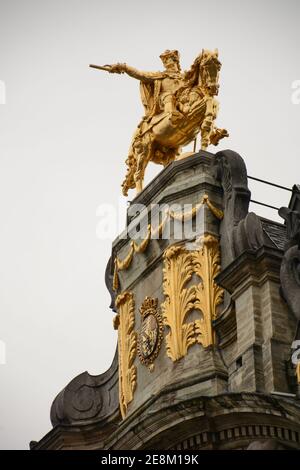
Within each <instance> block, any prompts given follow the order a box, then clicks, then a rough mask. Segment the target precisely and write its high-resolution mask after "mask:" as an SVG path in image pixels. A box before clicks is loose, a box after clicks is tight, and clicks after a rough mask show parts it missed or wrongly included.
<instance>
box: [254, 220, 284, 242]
mask: <svg viewBox="0 0 300 470" xmlns="http://www.w3.org/2000/svg"><path fill="white" fill-rule="evenodd" d="M260 220H261V223H262V227H263V231H264V234H265V237H266V243H267V244H270V242H271V244H272V246H275V247H276V248H279V249H280V250H283V249H284V245H285V242H286V226H285V225H284V224H280V223H279V222H274V221H272V220H269V219H265V218H263V217H260ZM268 242H269V243H268Z"/></svg>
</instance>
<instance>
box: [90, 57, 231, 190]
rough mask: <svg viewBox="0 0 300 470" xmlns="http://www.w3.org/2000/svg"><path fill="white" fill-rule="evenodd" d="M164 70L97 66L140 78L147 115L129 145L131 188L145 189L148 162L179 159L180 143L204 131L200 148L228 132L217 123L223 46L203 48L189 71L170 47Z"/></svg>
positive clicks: (128, 180)
mask: <svg viewBox="0 0 300 470" xmlns="http://www.w3.org/2000/svg"><path fill="white" fill-rule="evenodd" d="M160 58H161V60H162V62H163V65H164V67H165V70H164V71H163V72H141V71H139V70H137V69H135V68H133V67H130V66H129V65H127V64H120V63H118V64H114V65H105V66H103V67H102V66H97V65H90V66H91V67H93V68H98V69H100V70H106V71H108V72H110V73H127V74H128V75H130V76H131V77H133V78H136V79H138V80H140V88H141V99H142V102H143V105H144V108H145V115H144V116H143V118H142V120H141V122H140V123H139V125H138V127H137V129H136V131H135V133H134V135H133V138H132V142H131V145H130V149H129V154H128V158H127V160H126V164H127V174H126V177H125V180H124V182H123V184H122V191H123V194H124V195H125V196H127V194H128V190H129V189H132V188H136V190H137V192H140V191H141V190H142V189H143V180H144V174H145V169H146V166H147V164H148V162H149V161H152V162H154V163H159V164H162V165H164V166H166V165H167V164H168V163H170V162H171V161H173V160H175V159H176V158H178V156H179V155H180V152H181V148H182V147H183V146H184V145H187V144H189V143H190V142H192V141H193V140H195V138H196V136H197V134H198V133H200V134H201V148H202V149H203V150H205V149H206V148H207V146H208V145H209V144H213V145H217V144H218V142H219V140H220V139H222V138H223V137H227V136H228V132H227V131H226V130H225V129H219V128H217V127H216V126H215V119H216V117H217V113H218V101H217V100H216V99H215V96H216V95H217V94H218V90H219V84H218V82H219V72H220V69H221V63H220V61H219V59H218V51H217V50H214V51H209V50H204V49H203V50H202V53H201V54H199V56H197V57H196V59H195V61H194V63H193V64H192V66H191V68H190V70H188V71H186V72H184V73H182V72H181V69H180V62H179V53H178V51H176V50H174V51H170V50H167V51H165V52H164V53H163V54H161V55H160Z"/></svg>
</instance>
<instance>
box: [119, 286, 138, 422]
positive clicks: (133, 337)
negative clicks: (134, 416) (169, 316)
mask: <svg viewBox="0 0 300 470" xmlns="http://www.w3.org/2000/svg"><path fill="white" fill-rule="evenodd" d="M116 307H117V309H118V314H117V315H116V317H115V318H114V328H115V329H117V330H118V355H119V402H120V410H121V414H122V418H123V419H124V418H125V416H126V413H127V408H128V404H129V403H130V402H131V401H132V400H133V394H134V391H135V389H136V384H137V372H136V367H135V365H134V360H135V358H136V353H137V333H136V332H135V331H134V324H135V317H134V299H133V294H132V292H127V291H125V292H123V293H122V294H120V295H119V296H118V297H117V298H116Z"/></svg>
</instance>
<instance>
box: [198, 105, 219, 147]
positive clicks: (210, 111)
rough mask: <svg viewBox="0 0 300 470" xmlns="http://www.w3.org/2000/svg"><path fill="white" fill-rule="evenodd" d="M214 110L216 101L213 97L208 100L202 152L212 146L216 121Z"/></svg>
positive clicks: (203, 128) (202, 135) (202, 128)
mask: <svg viewBox="0 0 300 470" xmlns="http://www.w3.org/2000/svg"><path fill="white" fill-rule="evenodd" d="M214 108H215V104H214V99H213V98H211V97H209V98H207V101H206V109H205V115H204V119H203V122H202V125H201V150H206V149H207V147H208V145H209V144H210V135H211V133H212V131H213V127H214V120H215V118H216V116H215V113H214V110H215V109H214Z"/></svg>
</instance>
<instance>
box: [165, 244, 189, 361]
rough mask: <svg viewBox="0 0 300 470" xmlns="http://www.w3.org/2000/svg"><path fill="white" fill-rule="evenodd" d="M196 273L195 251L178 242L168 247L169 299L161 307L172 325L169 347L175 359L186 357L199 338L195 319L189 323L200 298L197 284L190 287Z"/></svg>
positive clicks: (167, 321)
mask: <svg viewBox="0 0 300 470" xmlns="http://www.w3.org/2000/svg"><path fill="white" fill-rule="evenodd" d="M192 275H193V253H192V252H188V251H186V250H185V249H184V247H183V246H178V245H172V246H171V247H169V248H167V250H166V251H165V253H164V268H163V276H164V279H163V291H164V295H165V301H164V303H163V304H162V306H161V307H162V312H163V320H164V324H165V325H166V326H168V327H169V328H170V331H169V333H168V334H167V335H166V349H167V355H168V357H170V359H172V361H177V360H178V359H180V358H181V357H184V356H185V355H186V354H187V350H188V348H189V347H190V346H192V344H194V343H195V342H196V338H195V332H194V323H193V322H190V323H185V320H186V317H187V316H188V314H189V313H190V312H191V311H192V310H193V309H194V305H195V300H196V287H195V286H193V287H189V288H187V287H186V285H187V283H188V282H189V281H190V280H191V278H192Z"/></svg>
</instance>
